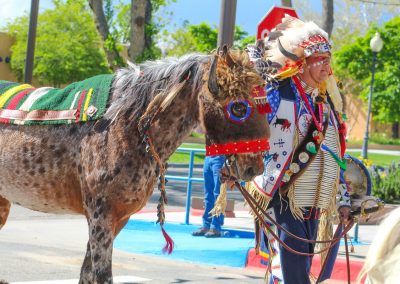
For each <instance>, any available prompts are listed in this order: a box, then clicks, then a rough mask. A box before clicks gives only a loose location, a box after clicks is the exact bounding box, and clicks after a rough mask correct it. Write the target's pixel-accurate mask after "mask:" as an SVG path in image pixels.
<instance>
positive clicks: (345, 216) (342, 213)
mask: <svg viewBox="0 0 400 284" xmlns="http://www.w3.org/2000/svg"><path fill="white" fill-rule="evenodd" d="M338 212H339V220H340V222H342V224H343V225H348V224H349V222H350V221H351V220H352V219H353V216H351V208H350V207H348V206H342V207H340V208H339V210H338Z"/></svg>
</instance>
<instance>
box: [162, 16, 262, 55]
mask: <svg viewBox="0 0 400 284" xmlns="http://www.w3.org/2000/svg"><path fill="white" fill-rule="evenodd" d="M246 36H247V32H245V31H244V30H243V29H242V28H241V27H239V26H236V27H235V31H234V42H233V46H234V47H235V48H241V49H242V48H244V47H245V46H246V45H247V44H248V43H254V42H255V38H254V37H246ZM163 40H164V41H165V42H168V43H170V44H169V46H168V47H167V48H166V54H167V55H170V56H182V55H184V54H186V53H188V52H202V53H210V52H211V51H213V50H214V49H216V47H217V42H218V29H217V27H216V26H213V27H212V26H210V25H209V24H207V23H206V22H202V23H200V24H198V25H192V24H190V23H189V22H188V21H185V22H184V23H183V26H182V27H181V28H179V29H177V30H176V31H174V32H172V33H168V32H165V33H164V37H163Z"/></svg>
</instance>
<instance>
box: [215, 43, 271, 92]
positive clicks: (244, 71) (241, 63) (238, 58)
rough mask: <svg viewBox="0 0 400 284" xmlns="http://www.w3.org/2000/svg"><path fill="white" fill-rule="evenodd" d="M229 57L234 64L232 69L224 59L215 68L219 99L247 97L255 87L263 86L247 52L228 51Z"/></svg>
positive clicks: (262, 81)
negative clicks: (219, 90)
mask: <svg viewBox="0 0 400 284" xmlns="http://www.w3.org/2000/svg"><path fill="white" fill-rule="evenodd" d="M229 56H230V59H229V60H232V61H233V62H234V63H235V64H234V66H233V67H232V66H230V64H228V62H227V60H225V59H224V58H222V59H224V60H220V61H219V64H218V66H217V80H218V85H219V87H220V89H221V92H220V97H221V98H227V97H234V98H235V97H248V96H249V95H250V94H251V91H252V89H253V88H254V87H255V86H258V85H263V84H264V80H263V79H262V78H261V77H260V76H259V75H258V74H257V73H256V71H255V69H254V67H253V65H252V62H251V61H250V58H249V56H248V54H247V52H244V51H240V50H230V51H229Z"/></svg>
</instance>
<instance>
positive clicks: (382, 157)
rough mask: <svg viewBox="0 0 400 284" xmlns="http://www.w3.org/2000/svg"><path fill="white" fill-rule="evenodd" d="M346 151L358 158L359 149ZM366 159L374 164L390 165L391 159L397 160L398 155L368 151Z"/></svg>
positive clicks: (399, 158)
mask: <svg viewBox="0 0 400 284" xmlns="http://www.w3.org/2000/svg"><path fill="white" fill-rule="evenodd" d="M346 153H347V154H349V155H352V156H353V157H356V158H360V156H361V151H347V152H346ZM368 160H370V161H371V162H372V164H373V165H376V166H387V165H390V164H391V163H392V162H393V161H394V162H399V161H400V156H397V155H386V154H377V153H368Z"/></svg>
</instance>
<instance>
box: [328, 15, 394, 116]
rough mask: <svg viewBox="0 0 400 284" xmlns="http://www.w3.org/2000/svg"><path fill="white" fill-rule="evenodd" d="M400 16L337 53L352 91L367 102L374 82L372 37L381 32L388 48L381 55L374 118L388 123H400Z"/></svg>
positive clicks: (338, 65)
mask: <svg viewBox="0 0 400 284" xmlns="http://www.w3.org/2000/svg"><path fill="white" fill-rule="evenodd" d="M399 26H400V17H395V18H393V19H391V20H390V21H388V22H386V23H385V24H384V25H383V27H382V28H380V29H377V28H376V27H373V28H371V29H370V30H369V31H368V32H367V34H366V35H365V36H364V37H358V38H356V39H355V41H354V43H352V44H348V45H345V46H343V47H342V49H341V50H340V51H337V52H335V54H334V59H335V62H334V63H335V65H334V69H335V71H336V74H337V75H338V76H339V77H340V78H341V79H342V81H345V80H348V79H350V80H351V81H352V82H353V84H351V85H349V89H348V90H346V91H350V92H352V93H353V94H354V93H355V94H357V93H360V96H361V98H363V99H364V100H365V101H367V98H368V94H369V91H370V83H371V67H372V66H371V65H372V51H371V49H370V46H369V42H370V40H371V38H372V37H373V36H374V34H375V32H376V31H377V30H378V31H379V33H380V34H381V37H382V40H383V42H384V46H383V49H382V51H381V52H379V53H378V59H377V65H376V73H375V84H374V92H373V97H372V113H373V119H374V120H377V121H381V122H385V123H398V122H399V121H400V100H399V98H400V60H399V58H400V29H399Z"/></svg>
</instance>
